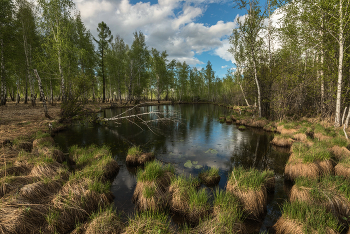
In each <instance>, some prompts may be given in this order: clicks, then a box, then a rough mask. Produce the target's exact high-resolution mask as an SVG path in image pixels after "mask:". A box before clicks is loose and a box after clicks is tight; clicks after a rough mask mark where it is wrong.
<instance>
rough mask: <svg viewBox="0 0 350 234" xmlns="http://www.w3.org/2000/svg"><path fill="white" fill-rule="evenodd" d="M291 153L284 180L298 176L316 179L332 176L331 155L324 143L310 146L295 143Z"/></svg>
mask: <svg viewBox="0 0 350 234" xmlns="http://www.w3.org/2000/svg"><path fill="white" fill-rule="evenodd" d="M292 151H293V153H292V154H291V156H290V157H289V159H288V162H287V165H286V167H285V176H286V177H285V178H286V179H289V180H294V179H295V178H297V177H299V176H303V177H308V178H310V179H316V178H318V177H319V176H324V175H332V174H334V161H333V155H332V154H331V153H330V152H329V150H328V147H327V144H324V142H317V143H315V144H313V145H311V146H309V145H307V144H306V143H302V142H296V143H295V144H294V145H293V147H292Z"/></svg>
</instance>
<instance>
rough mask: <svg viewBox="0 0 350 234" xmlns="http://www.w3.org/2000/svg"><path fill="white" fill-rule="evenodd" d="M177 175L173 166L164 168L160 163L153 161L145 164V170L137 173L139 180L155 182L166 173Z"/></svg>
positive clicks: (169, 165) (168, 165)
mask: <svg viewBox="0 0 350 234" xmlns="http://www.w3.org/2000/svg"><path fill="white" fill-rule="evenodd" d="M167 171H168V172H172V173H175V168H174V166H173V165H171V164H167V165H166V166H163V165H162V163H161V162H159V161H152V162H148V163H146V164H145V169H144V170H143V171H142V170H139V171H138V172H137V179H138V180H140V181H142V182H144V181H153V180H156V179H158V178H160V177H162V176H163V175H164V173H165V172H167Z"/></svg>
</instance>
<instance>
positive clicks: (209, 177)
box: [199, 167, 220, 186]
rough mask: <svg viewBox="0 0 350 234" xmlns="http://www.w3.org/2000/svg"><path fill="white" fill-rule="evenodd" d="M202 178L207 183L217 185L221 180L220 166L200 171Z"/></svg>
mask: <svg viewBox="0 0 350 234" xmlns="http://www.w3.org/2000/svg"><path fill="white" fill-rule="evenodd" d="M199 178H200V180H201V181H202V182H203V183H204V184H206V185H209V186H210V185H215V184H216V183H218V182H219V181H220V175H219V168H216V167H212V168H210V169H207V170H203V171H201V173H199Z"/></svg>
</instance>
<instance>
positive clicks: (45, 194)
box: [19, 178, 64, 204]
mask: <svg viewBox="0 0 350 234" xmlns="http://www.w3.org/2000/svg"><path fill="white" fill-rule="evenodd" d="M63 183H64V182H63V180H61V179H51V178H43V180H41V181H38V182H35V183H31V184H27V185H24V186H23V187H22V188H21V189H20V190H19V196H20V197H21V198H23V199H26V200H28V201H30V202H31V203H35V204H42V203H46V202H48V199H50V197H51V196H52V195H54V194H55V193H57V192H58V191H59V190H60V189H61V187H62V185H63Z"/></svg>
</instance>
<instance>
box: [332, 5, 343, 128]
mask: <svg viewBox="0 0 350 234" xmlns="http://www.w3.org/2000/svg"><path fill="white" fill-rule="evenodd" d="M339 2H340V5H339V21H340V22H339V23H340V25H339V64H338V84H337V101H336V108H335V121H334V126H336V127H339V126H340V106H341V88H342V87H341V86H342V79H343V58H344V35H343V34H344V29H343V0H340V1H339Z"/></svg>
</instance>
